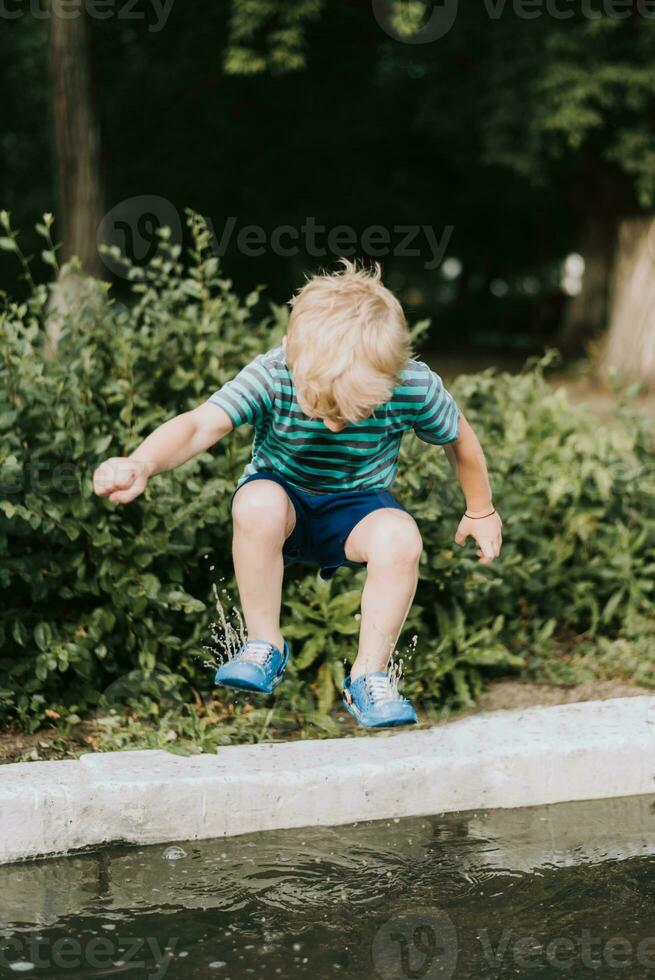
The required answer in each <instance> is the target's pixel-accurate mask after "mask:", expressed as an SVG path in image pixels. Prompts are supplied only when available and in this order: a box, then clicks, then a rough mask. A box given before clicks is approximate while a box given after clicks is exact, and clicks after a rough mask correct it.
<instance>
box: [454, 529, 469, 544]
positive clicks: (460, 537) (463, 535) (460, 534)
mask: <svg viewBox="0 0 655 980" xmlns="http://www.w3.org/2000/svg"><path fill="white" fill-rule="evenodd" d="M470 533H471V532H470V531H459V530H458V531H457V534H456V535H455V544H459V545H463V544H466V541H467V538H468V537H469V536H470Z"/></svg>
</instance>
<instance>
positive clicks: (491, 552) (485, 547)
mask: <svg viewBox="0 0 655 980" xmlns="http://www.w3.org/2000/svg"><path fill="white" fill-rule="evenodd" d="M480 548H481V549H482V554H483V555H484V557H485V558H486V559H487V561H493V559H494V558H495V557H496V549H495V547H494V543H493V541H481V542H480Z"/></svg>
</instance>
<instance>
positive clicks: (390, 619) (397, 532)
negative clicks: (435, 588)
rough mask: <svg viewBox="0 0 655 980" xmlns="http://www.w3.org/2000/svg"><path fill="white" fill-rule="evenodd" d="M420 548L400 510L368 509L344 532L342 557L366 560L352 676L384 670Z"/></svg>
mask: <svg viewBox="0 0 655 980" xmlns="http://www.w3.org/2000/svg"><path fill="white" fill-rule="evenodd" d="M422 550H423V542H422V541H421V535H420V534H419V530H418V528H417V526H416V523H415V521H414V519H413V518H412V517H410V515H409V514H406V513H405V512H404V511H401V510H393V509H391V508H384V509H382V510H376V511H373V513H372V514H368V515H367V516H366V517H364V518H363V519H362V520H361V521H360V522H359V524H357V525H356V526H355V527H354V528H353V530H352V531H351V532H350V534H349V535H348V539H347V540H346V547H345V552H346V558H348V559H349V560H350V561H365V562H367V564H368V568H367V574H366V584H365V586H364V591H363V593H362V624H361V629H360V633H359V651H358V653H357V659H356V660H355V663H354V664H353V665H352V669H351V671H350V676H351V677H352V679H353V680H355V678H357V677H359V676H360V674H371V673H374V672H375V671H380V670H386V668H387V664H388V662H389V658H390V657H391V654H392V653H393V651H394V648H395V646H396V642H397V640H398V636H399V634H400V631H401V629H402V627H403V623H404V622H405V619H406V618H407V614H408V612H409V610H410V607H411V604H412V600H413V598H414V593H415V592H416V583H417V581H418V562H419V558H420V557H421V551H422Z"/></svg>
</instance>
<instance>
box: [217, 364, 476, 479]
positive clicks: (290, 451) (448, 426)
mask: <svg viewBox="0 0 655 980" xmlns="http://www.w3.org/2000/svg"><path fill="white" fill-rule="evenodd" d="M209 401H210V402H213V403H214V404H215V405H220V407H221V408H222V409H224V410H225V412H227V414H228V415H229V417H230V419H231V420H232V422H233V424H234V425H235V426H239V425H243V424H244V423H249V424H251V425H253V426H254V428H255V438H254V442H253V448H252V459H251V461H250V463H248V465H247V466H246V468H245V470H244V472H243V475H242V477H241V479H242V480H243V479H245V477H247V476H250V475H251V474H252V473H256V472H258V471H260V470H275V472H277V473H279V474H280V476H282V477H284V479H285V480H288V482H289V483H292V484H294V485H295V486H297V487H300V488H301V489H303V490H309V491H313V492H314V493H336V492H338V491H340V490H373V489H383V488H385V487H388V486H389V485H390V484H391V483H392V482H393V479H394V477H395V475H396V470H397V468H398V453H399V451H400V441H401V439H402V436H403V433H404V432H406V431H407V430H408V429H413V430H414V432H415V433H416V434H417V436H418V437H419V438H420V439H422V440H423V441H424V442H429V443H435V444H437V445H443V444H444V443H447V442H452V441H453V439H456V438H457V433H458V426H459V415H460V411H459V408H458V407H457V404H456V403H455V400H454V399H453V397H452V395H450V394H449V392H448V391H446V389H445V388H444V385H443V383H442V381H441V378H440V377H439V375H438V374H435V373H434V371H431V370H430V368H429V367H428V366H427V364H424V363H423V362H422V361H418V360H414V359H413V358H410V359H409V360H408V361H407V364H406V366H405V368H404V369H403V371H402V374H401V378H400V382H399V384H398V385H397V386H396V388H395V389H394V391H393V393H392V395H391V398H390V399H389V401H387V402H385V403H384V405H380V406H379V407H378V408H376V409H375V411H374V412H373V414H372V415H371V416H370V418H367V419H364V420H363V421H362V422H354V423H349V424H348V425H347V426H346V427H345V428H344V429H343V430H342V431H341V432H330V431H329V429H327V428H326V427H325V425H324V424H323V422H322V421H321V420H320V419H310V418H308V417H307V416H306V415H305V414H304V412H303V411H302V409H301V408H300V406H299V404H298V402H297V400H296V394H295V390H294V386H293V379H292V377H291V371H290V370H289V367H288V366H287V362H286V358H285V355H284V351H283V349H282V347H275V348H274V349H273V350H270V351H268V353H266V354H260V356H259V357H256V358H255V359H254V361H252V362H251V363H250V364H248V365H247V366H246V367H245V368H244V369H243V370H242V371H240V372H239V374H238V375H237V376H236V377H235V378H234V379H233V380H232V381H228V382H227V384H225V385H223V387H222V388H220V389H219V390H218V391H217V392H216V393H215V394H213V395H212V396H211V398H210V399H209Z"/></svg>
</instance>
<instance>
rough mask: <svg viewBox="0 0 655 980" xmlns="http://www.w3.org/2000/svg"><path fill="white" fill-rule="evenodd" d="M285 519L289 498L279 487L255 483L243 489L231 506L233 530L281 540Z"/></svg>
mask: <svg viewBox="0 0 655 980" xmlns="http://www.w3.org/2000/svg"><path fill="white" fill-rule="evenodd" d="M287 519H288V498H287V495H286V493H285V492H284V490H283V489H282V487H280V486H278V485H277V484H266V483H265V481H263V480H261V481H260V480H255V481H253V482H252V483H248V484H246V486H245V487H242V488H241V489H240V490H239V491H238V492H237V494H236V495H235V497H234V501H233V503H232V520H233V522H234V526H235V529H236V528H238V529H239V530H242V531H243V530H247V531H250V532H254V533H256V534H258V535H262V536H265V537H268V538H277V537H281V538H282V539H284V535H285V529H286V526H287Z"/></svg>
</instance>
